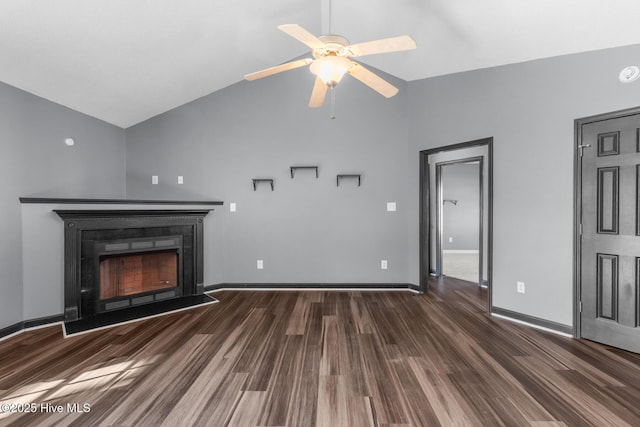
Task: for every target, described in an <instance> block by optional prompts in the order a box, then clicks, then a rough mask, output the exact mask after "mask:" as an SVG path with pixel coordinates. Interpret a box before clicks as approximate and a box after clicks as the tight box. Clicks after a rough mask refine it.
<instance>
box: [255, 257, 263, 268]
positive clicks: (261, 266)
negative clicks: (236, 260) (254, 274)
mask: <svg viewBox="0 0 640 427" xmlns="http://www.w3.org/2000/svg"><path fill="white" fill-rule="evenodd" d="M256 268H257V269H258V270H262V269H263V268H264V263H263V262H262V260H261V259H259V260H258V262H257V263H256Z"/></svg>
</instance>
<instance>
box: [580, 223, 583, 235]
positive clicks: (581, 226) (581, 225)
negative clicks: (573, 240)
mask: <svg viewBox="0 0 640 427" xmlns="http://www.w3.org/2000/svg"><path fill="white" fill-rule="evenodd" d="M582 229H583V227H582V223H580V235H581V236H582Z"/></svg>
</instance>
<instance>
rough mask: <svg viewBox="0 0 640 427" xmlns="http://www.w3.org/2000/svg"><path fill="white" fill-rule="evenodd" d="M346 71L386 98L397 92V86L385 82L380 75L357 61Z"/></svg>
mask: <svg viewBox="0 0 640 427" xmlns="http://www.w3.org/2000/svg"><path fill="white" fill-rule="evenodd" d="M348 73H349V74H351V75H352V76H353V77H355V78H356V79H358V80H360V81H361V82H362V83H364V84H366V85H367V86H369V87H370V88H371V89H373V90H375V91H376V92H378V93H379V94H380V95H382V96H384V97H386V98H391V97H392V96H393V95H395V94H396V93H398V88H397V87H395V86H394V85H392V84H391V83H389V82H387V81H386V80H384V79H383V78H382V77H379V76H378V75H376V74H374V73H373V72H371V71H369V70H367V69H366V68H364V67H363V66H362V65H360V64H358V63H357V62H354V63H353V66H352V67H351V68H350V69H349V71H348Z"/></svg>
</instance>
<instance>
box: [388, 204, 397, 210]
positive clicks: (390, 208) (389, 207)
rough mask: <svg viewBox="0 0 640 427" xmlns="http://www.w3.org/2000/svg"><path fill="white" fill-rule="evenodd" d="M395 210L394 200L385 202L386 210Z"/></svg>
mask: <svg viewBox="0 0 640 427" xmlns="http://www.w3.org/2000/svg"><path fill="white" fill-rule="evenodd" d="M395 211H396V202H387V212H395Z"/></svg>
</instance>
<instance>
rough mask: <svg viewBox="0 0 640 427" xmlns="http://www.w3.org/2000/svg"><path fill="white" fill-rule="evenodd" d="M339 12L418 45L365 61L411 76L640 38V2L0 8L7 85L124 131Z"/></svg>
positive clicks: (291, 53) (351, 26) (227, 81)
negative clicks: (296, 28) (295, 27)
mask: <svg viewBox="0 0 640 427" xmlns="http://www.w3.org/2000/svg"><path fill="white" fill-rule="evenodd" d="M329 10H331V27H332V28H331V29H332V32H333V33H336V34H340V35H342V36H345V37H347V38H348V39H349V40H350V41H351V42H352V43H358V42H363V41H368V40H374V39H380V38H386V37H392V36H397V35H402V34H408V35H410V36H411V37H413V38H414V39H415V40H416V43H417V45H418V48H417V49H416V50H415V51H409V52H398V53H392V54H385V55H378V56H370V57H365V58H362V62H363V63H365V64H369V65H371V66H373V67H375V68H378V69H380V70H383V71H385V72H387V73H390V74H392V75H395V76H397V77H400V78H402V79H405V80H407V81H411V80H416V79H422V78H425V77H432V76H437V75H443V74H449V73H455V72H459V71H466V70H472V69H478V68H485V67H491V66H495V65H503V64H509V63H516V62H522V61H527V60H531V59H537V58H544V57H551V56H557V55H563V54H568V53H576V52H584V51H589V50H596V49H603V48H608V47H615V46H624V45H630V44H637V43H640V25H639V23H640V1H638V0H482V1H480V0H368V1H367V0H333V1H332V4H331V7H329V2H328V0H234V1H221V0H208V1H207V0H39V1H38V0H0V81H3V82H5V83H8V84H10V85H12V86H16V87H18V88H20V89H23V90H26V91H28V92H31V93H34V94H36V95H39V96H41V97H44V98H46V99H49V100H51V101H54V102H57V103H59V104H62V105H65V106H67V107H70V108H72V109H74V110H77V111H81V112H83V113H86V114H88V115H91V116H94V117H97V118H100V119H102V120H104V121H106V122H109V123H113V124H115V125H117V126H120V127H123V128H126V127H129V126H132V125H134V124H136V123H139V122H141V121H143V120H146V119H148V118H150V117H153V116H155V115H157V114H159V113H162V112H164V111H167V110H170V109H172V108H174V107H177V106H179V105H182V104H184V103H186V102H189V101H191V100H194V99H196V98H199V97H201V96H204V95H207V94H209V93H211V92H214V91H216V90H219V89H221V88H224V87H226V86H229V85H231V84H233V83H236V82H238V81H240V80H242V78H243V76H244V74H246V73H250V72H253V71H257V70H260V69H263V68H267V67H270V66H273V65H277V64H280V63H282V62H286V61H288V60H291V59H293V58H295V57H297V56H300V55H302V54H304V53H305V52H306V51H307V50H308V49H307V48H306V47H305V46H304V45H302V44H301V43H299V42H297V41H296V40H294V39H292V38H291V37H289V36H287V35H286V34H284V33H282V32H280V31H278V30H277V28H276V27H277V26H278V25H280V24H290V23H296V24H300V25H302V26H303V27H305V28H306V29H308V30H309V31H311V32H312V33H314V34H317V35H319V34H322V33H326V32H328V31H329V29H328V28H329V27H328V17H329ZM636 63H640V58H637V61H636ZM289 72H290V73H295V72H304V71H302V70H295V71H289Z"/></svg>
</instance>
